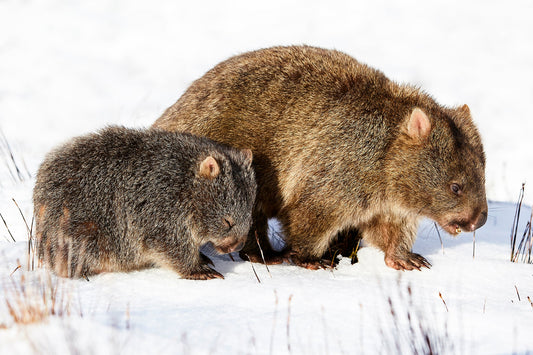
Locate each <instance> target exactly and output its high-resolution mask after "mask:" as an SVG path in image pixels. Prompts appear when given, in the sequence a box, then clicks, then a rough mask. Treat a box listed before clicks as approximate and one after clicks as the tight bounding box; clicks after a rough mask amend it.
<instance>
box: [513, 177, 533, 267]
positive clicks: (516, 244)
mask: <svg viewBox="0 0 533 355" xmlns="http://www.w3.org/2000/svg"><path fill="white" fill-rule="evenodd" d="M524 190H525V184H522V188H521V189H520V195H519V197H518V202H517V204H516V210H515V215H514V219H513V226H512V228H511V261H512V262H514V263H516V262H522V263H527V264H533V258H532V257H531V252H532V249H533V238H532V233H531V228H532V225H531V224H532V222H533V209H532V210H531V214H530V216H529V220H528V222H527V223H526V227H525V228H524V231H523V232H522V233H521V237H519V236H520V232H519V223H520V215H521V210H522V201H523V199H524Z"/></svg>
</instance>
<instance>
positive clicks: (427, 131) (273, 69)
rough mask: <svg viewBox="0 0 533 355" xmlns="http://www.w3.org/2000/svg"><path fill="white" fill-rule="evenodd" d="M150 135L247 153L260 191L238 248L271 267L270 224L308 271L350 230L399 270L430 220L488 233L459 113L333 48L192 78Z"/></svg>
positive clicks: (255, 56)
mask: <svg viewBox="0 0 533 355" xmlns="http://www.w3.org/2000/svg"><path fill="white" fill-rule="evenodd" d="M154 127H158V128H162V129H166V130H169V131H185V132H191V133H194V134H199V135H204V136H207V137H209V138H211V139H213V140H215V141H218V142H222V143H226V144H231V145H234V146H236V147H249V148H250V149H252V151H253V153H254V160H253V166H254V168H255V171H256V177H257V182H258V197H257V203H256V206H255V210H254V223H253V226H252V230H251V233H250V237H249V238H248V241H247V244H246V246H245V249H244V250H245V251H246V254H247V255H249V256H250V258H251V259H252V260H255V261H260V260H261V258H260V257H259V252H258V248H257V246H256V244H257V243H256V241H255V236H254V235H253V233H255V232H257V233H258V236H259V240H260V243H261V245H262V247H263V250H264V251H265V252H266V253H267V255H268V259H269V261H270V262H279V260H280V259H279V257H277V256H276V255H275V253H273V251H272V250H271V249H270V248H268V242H267V224H266V221H267V218H270V217H277V218H279V220H280V221H281V224H282V227H283V233H284V235H285V239H286V242H287V246H288V249H289V250H290V253H291V256H292V260H293V261H294V262H295V263H296V264H298V265H301V266H306V267H311V268H315V267H317V266H319V263H320V261H319V259H320V257H321V256H322V255H323V253H324V251H325V250H326V249H327V248H328V245H329V244H330V241H331V240H332V239H333V238H334V237H335V235H336V234H337V233H338V232H339V231H343V230H346V229H349V228H357V229H358V230H359V231H360V232H361V235H362V237H363V238H364V239H365V240H367V241H368V242H370V243H372V244H373V245H375V246H377V247H379V248H380V249H382V250H383V251H384V253H385V261H386V263H387V265H389V266H391V267H393V268H396V269H413V268H420V267H422V266H429V263H428V262H427V261H426V260H425V259H424V258H423V257H421V256H419V255H417V254H414V253H412V252H411V247H412V245H413V243H414V240H415V237H416V232H417V226H418V220H419V218H420V217H421V216H426V217H429V218H432V219H433V220H435V221H437V222H438V223H439V224H440V225H441V226H442V227H443V228H444V229H445V230H446V231H448V232H450V233H452V234H457V233H458V232H459V231H460V230H466V231H471V230H474V229H475V228H478V227H480V226H481V225H483V224H484V222H485V220H486V216H487V203H486V197H485V177H484V170H485V156H484V152H483V146H482V143H481V139H480V136H479V133H478V130H477V129H476V127H475V125H474V123H473V121H472V119H471V116H470V111H469V109H468V107H467V106H466V105H464V106H462V107H458V108H446V107H443V106H440V105H439V104H437V103H436V102H435V101H434V100H433V99H432V98H431V97H430V96H429V95H427V94H425V93H424V92H422V91H420V90H419V89H417V88H415V87H412V86H409V85H398V84H396V83H394V82H392V81H391V80H389V79H388V78H387V77H385V75H384V74H383V73H381V72H380V71H378V70H375V69H373V68H371V67H368V66H366V65H364V64H361V63H359V62H358V61H356V60H355V59H354V58H352V57H350V56H348V55H346V54H344V53H342V52H339V51H335V50H326V49H321V48H314V47H308V46H291V47H274V48H268V49H263V50H258V51H255V52H249V53H245V54H242V55H238V56H235V57H232V58H230V59H228V60H226V61H224V62H222V63H220V64H218V65H217V66H215V67H214V68H213V69H211V70H210V71H208V72H207V73H206V74H205V75H204V76H203V77H201V78H200V79H198V80H196V81H195V82H194V83H193V84H192V85H191V86H190V87H189V88H188V89H187V91H186V92H185V93H184V94H183V96H182V97H181V98H180V99H179V100H178V101H177V102H176V103H175V104H174V105H172V106H171V107H169V108H168V109H167V110H166V111H165V113H164V114H163V115H162V116H161V117H160V118H159V119H158V120H157V121H156V122H155V124H154Z"/></svg>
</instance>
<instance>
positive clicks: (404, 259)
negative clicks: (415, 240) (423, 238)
mask: <svg viewBox="0 0 533 355" xmlns="http://www.w3.org/2000/svg"><path fill="white" fill-rule="evenodd" d="M385 264H387V266H389V267H391V268H393V269H396V270H402V271H403V270H414V269H417V270H419V271H421V270H422V269H421V268H422V267H425V268H428V269H429V268H430V267H431V264H430V263H429V261H427V260H426V258H424V257H423V256H422V255H419V254H416V253H411V252H408V253H406V254H404V255H401V256H398V255H394V256H392V255H385Z"/></svg>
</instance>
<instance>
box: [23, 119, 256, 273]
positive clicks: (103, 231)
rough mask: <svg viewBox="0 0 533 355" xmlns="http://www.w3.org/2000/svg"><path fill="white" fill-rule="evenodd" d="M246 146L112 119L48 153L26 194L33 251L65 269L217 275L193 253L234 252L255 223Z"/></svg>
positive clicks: (58, 268)
mask: <svg viewBox="0 0 533 355" xmlns="http://www.w3.org/2000/svg"><path fill="white" fill-rule="evenodd" d="M251 162H252V153H251V151H250V150H244V151H240V150H238V149H235V148H230V147H224V146H221V145H220V144H217V143H214V142H213V141H211V140H209V139H207V138H200V137H196V136H193V135H190V134H181V133H172V132H165V131H160V130H134V129H126V128H122V127H111V128H107V129H105V130H102V131H100V132H98V133H95V134H89V135H86V136H82V137H78V138H75V139H73V140H71V141H70V142H68V143H66V144H65V145H63V146H61V147H59V148H57V149H56V150H54V151H52V152H51V153H49V154H48V156H47V157H46V158H45V160H44V162H43V163H42V165H41V167H40V169H39V171H38V173H37V181H36V184H35V188H34V192H33V202H34V208H35V217H36V237H37V241H38V250H39V255H40V257H41V258H42V259H43V260H44V261H45V262H46V264H47V265H48V266H49V267H50V268H51V269H53V270H54V271H55V272H56V273H57V274H59V275H61V276H64V277H81V276H84V277H87V276H89V275H93V274H97V273H100V272H106V271H129V270H136V269H141V268H145V267H150V266H160V267H166V268H170V269H172V270H174V271H176V272H177V273H178V274H179V275H181V276H182V277H184V278H189V279H211V278H215V277H219V278H222V275H221V274H219V273H218V272H217V271H215V270H213V269H211V268H209V266H207V263H208V262H210V260H209V259H208V258H207V257H206V256H204V255H202V254H200V251H199V248H200V246H201V245H203V244H206V243H208V242H210V243H212V244H213V246H214V248H215V249H216V250H217V251H218V252H219V253H230V252H233V251H237V250H240V249H241V248H242V246H243V245H244V241H245V239H246V235H247V234H248V231H249V229H250V225H251V223H252V215H251V214H252V209H253V204H254V200H255V194H256V188H257V186H256V183H255V177H254V172H253V169H252V168H251Z"/></svg>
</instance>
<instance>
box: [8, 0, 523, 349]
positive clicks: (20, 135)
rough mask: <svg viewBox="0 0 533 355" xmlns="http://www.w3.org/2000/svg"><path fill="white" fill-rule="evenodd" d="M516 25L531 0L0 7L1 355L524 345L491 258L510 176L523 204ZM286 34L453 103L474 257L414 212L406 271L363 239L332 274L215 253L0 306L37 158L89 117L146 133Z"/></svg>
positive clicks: (508, 207) (41, 278) (13, 277)
mask: <svg viewBox="0 0 533 355" xmlns="http://www.w3.org/2000/svg"><path fill="white" fill-rule="evenodd" d="M532 18H533V2H531V1H529V0H523V1H520V0H509V1H505V2H502V1H492V0H491V1H455V0H447V1H431V2H427V1H414V0H406V1H384V0H378V1H372V2H364V1H347V0H346V1H334V2H324V1H315V0H309V1H303V0H302V1H290V2H289V1H279V0H272V1H268V2H252V1H243V0H238V1H231V2H229V1H197V2H192V1H188V2H181V1H172V0H161V1H157V2H153V1H151V2H148V1H137V0H113V1H109V0H93V1H81V0H72V1H66V0H46V1H44V0H25V1H18V0H17V1H16V0H4V1H0V130H1V134H0V213H1V214H2V216H3V218H4V219H5V221H6V223H7V225H8V227H9V231H8V229H7V228H5V226H4V224H3V222H0V234H1V236H0V354H33V353H39V354H71V353H79V354H93V353H95V354H96V353H97V354H116V353H124V354H188V353H191V354H248V353H250V354H375V353H388V354H390V353H424V349H425V350H427V348H424V337H425V335H426V334H427V335H428V336H429V339H430V341H431V344H432V346H433V350H434V352H436V353H443V354H514V353H528V352H529V353H531V352H533V338H532V334H533V304H532V303H531V301H530V299H531V300H533V265H532V264H524V263H511V262H509V258H510V247H509V235H510V232H511V226H512V220H513V216H514V211H515V204H514V202H515V201H516V199H517V197H518V193H519V189H520V186H521V183H522V182H526V195H525V200H524V201H525V202H526V204H531V203H532V202H533V192H532V191H531V189H532V187H531V186H530V185H529V183H531V181H533V156H532V148H533V143H532V138H531V134H532V133H533V130H532V128H533V119H532V118H533V117H532V115H531V103H532V102H533V21H532V20H531V19H532ZM288 44H309V45H315V46H321V47H326V48H335V49H338V50H341V51H344V52H346V53H348V54H350V55H352V56H354V57H356V58H357V59H359V60H360V61H362V62H365V63H367V64H369V65H371V66H373V67H376V68H378V69H380V70H382V71H383V72H384V73H385V74H386V75H387V76H388V77H389V78H391V79H393V80H396V81H398V82H408V83H412V84H416V85H419V86H420V87H421V88H423V89H424V90H425V91H427V92H428V93H430V94H431V95H432V96H434V97H435V98H436V99H437V101H438V102H440V103H441V104H444V105H448V106H455V105H460V104H464V103H467V104H468V105H469V106H470V109H471V111H472V114H473V117H474V120H475V121H476V123H477V125H478V127H479V129H480V131H481V134H482V137H483V141H484V144H485V150H486V154H487V194H488V198H489V199H490V200H491V201H492V202H490V204H489V219H488V222H487V224H486V225H485V226H484V227H483V228H482V229H480V230H478V231H477V233H476V236H475V239H476V242H475V255H474V256H473V246H474V244H473V235H472V234H464V235H461V236H459V237H458V238H452V237H450V236H447V235H445V234H444V233H442V240H443V246H441V243H440V241H439V237H438V236H437V234H436V232H435V228H434V226H433V224H432V222H430V221H425V222H424V223H423V225H422V226H421V227H420V230H419V236H418V239H417V242H416V244H415V246H414V251H415V252H417V253H421V254H423V255H424V256H426V257H427V258H428V260H430V262H431V263H432V264H433V267H432V268H431V269H429V270H423V271H421V272H418V271H413V272H398V271H395V270H392V269H389V268H387V267H386V266H385V264H384V262H383V254H382V252H380V251H379V250H376V249H374V248H371V247H363V248H362V249H361V250H360V251H359V262H358V263H356V264H354V265H351V264H350V261H349V259H347V258H343V259H342V260H341V263H340V265H339V266H338V267H337V268H336V269H334V270H319V271H310V270H305V269H301V268H298V267H296V266H293V265H288V264H283V265H276V266H270V267H269V272H268V271H267V269H266V267H265V266H264V265H260V264H253V265H252V264H250V263H248V262H244V261H241V260H239V259H238V257H236V261H235V262H234V261H231V260H230V259H229V257H228V256H221V257H214V258H213V260H214V262H215V268H216V269H217V270H218V271H219V272H221V273H222V274H224V276H225V279H224V280H211V281H190V280H183V279H180V278H179V277H178V276H176V274H174V273H172V272H170V271H166V270H159V269H150V270H144V271H139V272H132V273H128V274H122V273H111V274H104V275H99V276H96V277H93V278H91V279H90V281H89V282H87V281H86V280H66V279H58V278H55V277H53V276H52V278H51V280H52V281H51V282H53V283H54V285H56V286H55V289H56V290H57V291H58V293H59V294H60V295H62V299H63V301H62V302H59V303H61V304H63V305H64V308H68V309H69V310H70V315H69V316H59V315H55V316H51V317H48V318H46V319H45V320H43V321H41V322H37V323H34V324H30V325H20V324H15V325H14V324H13V319H12V317H11V316H10V315H9V311H8V307H7V303H6V300H8V301H11V304H12V303H13V302H14V301H15V300H16V299H17V296H16V294H17V293H16V292H15V290H16V289H19V288H17V287H20V285H24V287H25V290H26V292H27V293H29V294H31V292H33V291H32V290H34V289H35V290H37V289H38V288H39V287H42V285H43V283H44V284H46V283H47V282H48V281H47V280H48V276H47V275H46V273H45V272H44V271H43V270H38V271H30V272H28V271H23V269H24V268H25V267H26V264H27V263H26V249H27V232H26V226H25V224H24V222H23V221H22V218H21V213H22V214H23V215H24V216H25V217H26V219H27V221H28V223H30V221H31V215H32V204H31V190H32V187H33V183H34V179H33V176H34V175H35V172H36V170H37V168H38V166H39V163H40V162H41V160H42V159H43V157H44V154H46V152H47V151H49V150H50V149H51V148H53V147H54V146H56V145H58V144H60V143H62V142H64V141H66V140H68V139H69V138H70V137H72V136H75V135H80V134H84V133H87V132H91V131H94V130H96V129H99V128H102V127H104V126H105V125H109V124H122V125H125V126H130V127H147V126H149V125H150V124H151V123H152V122H153V121H154V120H155V119H156V118H157V117H159V115H160V114H161V113H162V112H163V111H164V110H165V108H166V107H168V106H170V105H171V104H172V103H174V102H175V101H176V100H177V99H178V97H179V96H180V95H181V94H182V93H183V92H184V90H185V89H186V88H187V87H188V85H190V83H191V82H192V81H194V80H195V79H196V78H198V77H200V76H201V75H203V73H205V72H206V71H207V70H209V69H210V68H211V67H212V66H214V65H215V64H217V63H218V62H220V61H221V60H223V59H226V58H228V57H229V56H232V55H235V54H238V53H242V52H245V51H248V50H253V49H258V48H263V47H268V46H272V45H288ZM6 142H8V143H9V149H8V148H7V145H6ZM9 152H12V154H13V157H11V156H10V154H9ZM15 166H17V167H18V168H19V170H20V171H19V172H17V170H16V168H15ZM13 199H14V200H15V201H16V202H17V204H18V206H19V207H20V211H19V209H18V208H17V206H16V205H15V203H14V202H13ZM494 201H500V202H494ZM530 213H531V209H530V208H529V207H528V206H527V205H526V206H524V208H523V210H522V215H521V223H520V226H519V231H523V230H524V228H525V222H526V220H528V219H529V216H530ZM271 226H272V230H278V229H279V227H277V225H276V223H275V221H273V222H272V225H271ZM9 233H11V234H12V235H13V237H14V238H15V239H16V241H17V242H12V241H11V242H10V240H11V237H10V234H9ZM19 263H20V264H22V265H23V268H22V269H19V270H17V271H15V272H13V270H15V269H16V267H17V265H18V264H19ZM252 266H253V267H254V268H255V272H256V273H257V277H256V276H255V274H254V271H253V270H252ZM21 277H23V278H24V280H23V281H21ZM257 278H259V280H260V282H258V279H257ZM528 297H529V299H528ZM45 298H46V297H45ZM33 299H34V301H35V300H39V299H40V297H38V296H36V297H34V298H33ZM35 302H37V301H35ZM66 303H68V304H69V307H66V306H65V304H66ZM60 308H61V307H60ZM391 310H392V312H391ZM3 327H5V329H3ZM421 329H422V331H421Z"/></svg>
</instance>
